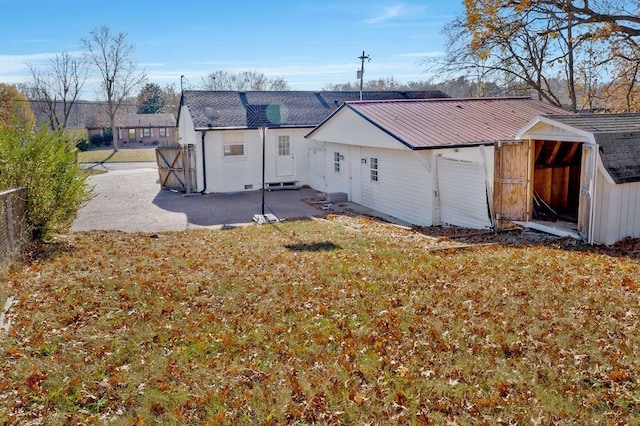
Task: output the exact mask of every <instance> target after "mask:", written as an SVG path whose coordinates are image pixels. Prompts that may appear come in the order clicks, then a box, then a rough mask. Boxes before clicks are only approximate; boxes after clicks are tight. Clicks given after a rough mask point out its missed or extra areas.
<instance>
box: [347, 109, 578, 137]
mask: <svg viewBox="0 0 640 426" xmlns="http://www.w3.org/2000/svg"><path fill="white" fill-rule="evenodd" d="M347 106H348V107H349V108H352V109H353V110H355V111H356V112H357V113H359V114H360V115H362V116H364V117H365V118H366V119H367V120H369V121H371V122H373V123H375V124H376V125H378V126H379V127H380V128H382V129H383V130H384V131H386V132H387V133H389V134H391V135H393V136H394V137H396V138H397V139H399V140H400V141H402V142H403V143H404V144H406V145H408V146H410V147H412V148H415V149H422V148H434V147H443V146H445V147H446V146H450V145H467V144H477V143H481V142H490V141H495V140H499V139H513V138H514V137H515V136H516V134H517V133H518V131H519V130H520V129H521V128H522V127H524V126H525V125H526V124H528V123H529V122H530V121H531V120H532V119H533V118H535V117H536V116H538V115H545V114H566V112H565V111H563V110H562V109H560V108H557V107H553V106H551V105H548V104H545V103H543V102H540V101H536V100H533V99H530V98H486V99H425V100H415V101H414V100H398V101H378V102H374V101H372V102H364V101H363V102H352V103H349V104H348V105H347Z"/></svg>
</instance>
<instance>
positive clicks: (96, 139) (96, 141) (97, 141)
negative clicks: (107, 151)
mask: <svg viewBox="0 0 640 426" xmlns="http://www.w3.org/2000/svg"><path fill="white" fill-rule="evenodd" d="M89 141H91V145H93V146H100V145H102V142H104V139H103V138H102V135H91V138H89Z"/></svg>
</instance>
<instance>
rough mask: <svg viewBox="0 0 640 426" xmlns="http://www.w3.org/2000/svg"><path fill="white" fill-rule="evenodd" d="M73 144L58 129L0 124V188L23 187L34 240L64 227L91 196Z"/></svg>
mask: <svg viewBox="0 0 640 426" xmlns="http://www.w3.org/2000/svg"><path fill="white" fill-rule="evenodd" d="M87 176H88V175H87V174H85V173H84V172H83V170H82V169H81V168H80V165H79V164H78V162H77V161H76V148H75V146H74V144H73V142H72V141H70V140H69V138H68V137H66V136H65V135H64V134H63V133H62V131H55V132H50V131H48V130H46V129H44V128H43V129H41V130H40V131H39V132H38V133H33V132H30V131H27V130H15V129H10V128H7V127H0V188H1V187H6V188H13V187H26V188H27V191H28V203H27V215H28V225H29V226H30V229H31V232H32V235H33V238H34V240H44V239H47V238H49V237H51V236H52V234H53V233H55V232H62V231H66V230H67V229H68V227H69V226H70V225H71V222H72V221H73V219H74V218H75V216H76V214H77V212H78V209H79V208H80V206H81V205H82V204H83V203H85V202H86V201H88V200H89V199H90V198H91V193H92V190H91V188H89V187H88V186H87V183H86V179H87Z"/></svg>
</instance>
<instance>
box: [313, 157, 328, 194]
mask: <svg viewBox="0 0 640 426" xmlns="http://www.w3.org/2000/svg"><path fill="white" fill-rule="evenodd" d="M308 157H309V186H310V187H311V188H313V189H315V190H316V191H320V192H326V191H327V183H326V180H325V174H326V172H325V170H326V166H325V161H324V160H325V150H324V146H323V147H322V148H320V147H317V146H314V147H312V148H309V153H308Z"/></svg>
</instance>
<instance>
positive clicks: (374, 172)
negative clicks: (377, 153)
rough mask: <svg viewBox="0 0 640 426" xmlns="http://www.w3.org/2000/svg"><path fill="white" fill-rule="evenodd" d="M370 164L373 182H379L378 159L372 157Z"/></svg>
mask: <svg viewBox="0 0 640 426" xmlns="http://www.w3.org/2000/svg"><path fill="white" fill-rule="evenodd" d="M369 164H370V166H369V167H370V169H369V170H370V172H371V173H370V176H371V182H377V181H378V177H379V176H378V170H379V169H378V159H377V158H375V157H371V158H370V159H369Z"/></svg>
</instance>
